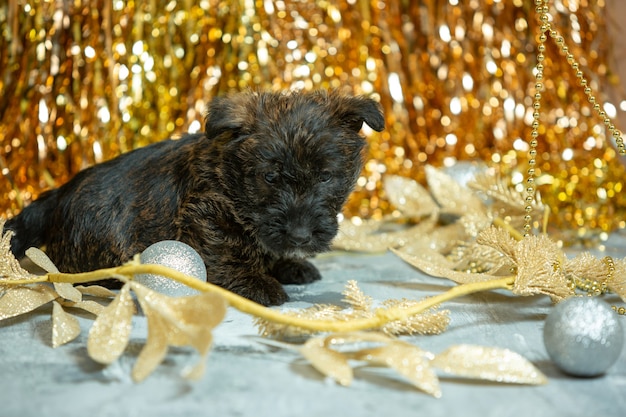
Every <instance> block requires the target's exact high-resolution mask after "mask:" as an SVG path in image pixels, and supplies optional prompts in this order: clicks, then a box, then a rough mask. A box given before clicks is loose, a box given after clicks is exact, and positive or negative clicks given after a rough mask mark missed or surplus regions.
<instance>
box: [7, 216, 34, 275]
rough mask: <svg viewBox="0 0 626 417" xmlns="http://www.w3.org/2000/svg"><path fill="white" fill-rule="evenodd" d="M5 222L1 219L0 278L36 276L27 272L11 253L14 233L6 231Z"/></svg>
mask: <svg viewBox="0 0 626 417" xmlns="http://www.w3.org/2000/svg"><path fill="white" fill-rule="evenodd" d="M4 223H5V220H4V219H2V218H0V233H1V235H0V278H8V279H29V278H36V275H33V274H31V273H30V272H28V271H26V270H25V269H24V268H22V266H21V265H20V262H19V261H18V260H17V259H16V258H15V256H14V255H13V252H11V238H12V237H13V231H11V230H8V231H6V232H5V231H4V229H3V228H4Z"/></svg>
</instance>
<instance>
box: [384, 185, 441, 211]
mask: <svg viewBox="0 0 626 417" xmlns="http://www.w3.org/2000/svg"><path fill="white" fill-rule="evenodd" d="M383 188H384V190H385V194H386V196H387V198H388V199H389V201H390V202H391V203H392V204H393V205H394V206H395V207H396V208H397V209H398V210H400V211H401V212H402V214H403V215H404V216H406V217H409V218H414V219H419V218H421V217H424V216H430V215H431V214H432V213H433V212H435V211H438V210H439V207H438V206H437V203H435V200H433V198H432V197H431V195H430V193H429V192H428V190H426V188H424V187H423V186H422V185H421V184H420V183H418V182H417V181H415V180H413V179H410V178H407V177H401V176H398V175H386V176H385V177H384V178H383Z"/></svg>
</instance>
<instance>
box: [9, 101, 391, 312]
mask: <svg viewBox="0 0 626 417" xmlns="http://www.w3.org/2000/svg"><path fill="white" fill-rule="evenodd" d="M364 122H365V123H367V125H369V126H370V127H371V128H372V129H374V130H376V131H381V130H382V129H383V128H384V118H383V115H382V112H381V109H380V106H379V104H378V103H377V102H375V101H373V100H372V99H369V98H366V97H354V96H347V95H342V94H340V93H337V92H324V91H317V92H291V93H273V92H272V93H270V92H262V93H255V92H247V93H239V94H234V95H230V96H224V97H218V98H215V99H214V100H213V101H212V102H211V103H210V104H209V107H208V113H207V116H206V121H205V133H198V134H186V135H184V136H183V137H182V138H180V139H178V140H166V141H163V142H159V143H155V144H152V145H150V146H146V147H144V148H140V149H136V150H134V151H131V152H128V153H126V154H123V155H121V156H119V157H117V158H116V159H113V160H110V161H108V162H104V163H101V164H98V165H95V166H93V167H91V168H87V169H85V170H83V171H81V172H79V173H78V174H77V175H76V176H75V177H74V178H73V179H72V180H70V181H69V182H68V183H66V184H65V185H63V186H61V187H60V188H57V189H53V190H50V191H47V192H45V193H43V194H41V196H40V197H39V199H37V200H36V201H34V202H33V203H31V204H30V205H29V206H27V207H26V208H25V209H24V210H23V211H22V212H21V213H20V214H19V215H18V216H16V217H14V218H12V219H10V220H9V221H8V222H7V223H6V229H8V230H12V231H14V233H15V234H14V237H13V239H12V241H11V250H12V251H13V253H14V254H15V255H16V256H17V257H18V258H21V257H23V256H24V252H25V250H26V249H27V248H29V247H32V246H35V247H40V246H45V250H46V252H47V254H48V256H49V257H50V258H51V259H52V261H53V262H54V263H55V264H56V265H57V267H58V268H59V269H60V270H61V271H64V272H81V271H88V270H94V269H99V268H106V267H113V266H117V265H120V264H122V263H124V262H126V261H128V260H129V259H131V258H132V257H133V255H135V254H137V253H140V252H142V251H143V250H144V249H145V248H146V247H148V246H149V245H151V244H153V243H155V242H158V241H161V240H166V239H173V240H179V241H181V242H184V243H187V244H188V245H190V246H191V247H193V248H194V249H195V250H196V251H198V253H199V254H200V256H201V257H202V259H203V260H204V263H205V265H206V268H207V275H208V277H209V278H208V279H209V281H210V282H213V283H215V284H218V285H220V286H222V287H224V288H226V289H229V290H231V291H233V292H235V293H237V294H240V295H242V296H244V297H247V298H249V299H251V300H253V301H256V302H258V303H261V304H264V305H277V304H282V303H283V302H285V301H286V300H287V294H286V293H285V291H284V289H283V287H282V284H303V283H309V282H312V281H315V280H318V279H320V273H319V271H318V270H317V269H316V268H315V266H313V264H311V263H310V262H308V261H306V260H305V258H306V257H309V256H312V255H314V254H317V253H319V252H321V251H325V250H327V249H329V246H330V244H331V241H332V239H333V238H334V236H335V235H336V233H337V230H338V224H337V215H338V214H339V213H340V212H341V210H342V207H343V205H344V203H345V202H346V199H347V197H348V195H349V193H350V192H351V190H352V188H353V186H354V185H355V182H356V179H357V177H358V175H359V173H360V171H361V169H362V166H363V155H362V153H363V152H362V151H363V148H364V145H365V140H364V139H363V138H362V137H361V136H360V135H359V131H360V129H361V127H362V125H363V123H364Z"/></svg>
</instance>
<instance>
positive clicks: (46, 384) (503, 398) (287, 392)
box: [0, 236, 626, 417]
mask: <svg viewBox="0 0 626 417" xmlns="http://www.w3.org/2000/svg"><path fill="white" fill-rule="evenodd" d="M624 242H626V239H625V238H624V237H623V236H617V238H615V239H612V240H611V242H610V244H609V247H608V249H607V253H608V254H609V255H611V256H614V257H616V258H617V257H619V258H622V257H623V256H624V255H625V254H626V244H625V243H624ZM315 263H316V264H317V265H318V267H319V268H320V270H321V272H322V275H323V277H324V278H323V280H322V281H320V282H317V283H314V284H312V285H308V286H290V287H288V292H289V294H290V297H291V301H290V302H289V303H287V304H286V305H285V306H283V307H282V308H300V307H307V306H309V305H311V304H312V303H340V302H341V299H342V295H341V292H342V291H343V289H344V285H345V283H346V281H348V280H357V281H358V283H359V285H360V287H361V289H362V290H363V291H364V292H365V293H366V294H368V295H370V296H372V297H373V298H374V300H376V301H382V300H385V299H388V298H402V297H406V298H414V299H419V298H422V297H424V296H426V295H432V294H437V293H440V292H441V291H443V290H445V289H447V288H449V287H450V286H452V285H453V284H452V283H451V282H449V281H446V280H441V279H436V278H432V277H429V276H426V275H424V274H422V273H420V272H418V271H416V270H415V269H413V268H412V267H411V266H409V265H407V264H405V263H404V262H402V261H401V260H400V259H399V258H397V257H396V256H394V255H393V254H391V253H386V254H377V255H365V254H348V253H331V254H327V255H324V256H321V257H319V258H318V259H316V260H315ZM444 307H445V308H447V309H449V310H451V323H450V326H449V329H448V330H447V331H446V332H445V333H443V334H441V335H437V336H413V337H406V338H405V340H407V341H409V342H411V343H414V344H416V345H418V346H420V347H421V348H423V349H426V350H429V351H432V352H435V353H437V352H441V351H443V350H444V349H446V348H447V347H449V346H451V345H455V344H460V343H470V344H478V345H485V346H494V347H501V348H508V349H511V350H513V351H515V352H517V353H519V354H521V355H523V356H524V357H526V358H527V359H528V360H530V361H532V362H533V363H534V364H535V365H536V366H537V367H538V368H539V369H540V370H541V371H542V372H543V373H545V375H546V376H547V377H548V378H549V383H548V384H547V385H543V386H520V385H507V384H496V383H489V382H475V381H469V380H465V379H460V378H454V377H446V376H444V375H442V376H441V385H442V386H441V388H442V392H443V396H442V398H439V399H436V398H433V397H430V396H429V395H427V394H424V393H422V392H420V391H418V390H416V389H414V388H413V387H411V386H410V385H408V384H407V383H405V382H404V381H403V380H402V379H401V378H400V377H396V376H395V375H394V374H393V373H392V372H386V371H384V370H378V369H377V370H361V371H358V372H357V373H356V378H355V380H354V382H353V384H352V385H351V386H349V387H343V386H339V385H336V384H335V383H333V382H332V381H329V380H328V379H325V378H324V377H322V376H320V375H319V374H318V373H317V372H316V371H314V370H313V369H312V368H311V367H310V366H308V365H307V364H306V363H304V362H303V361H302V360H301V359H300V358H299V357H298V355H296V354H295V353H294V352H291V351H288V350H281V349H276V348H272V347H268V346H265V345H263V344H261V343H259V342H258V340H257V339H256V335H257V332H256V328H255V327H254V325H253V323H252V318H251V317H249V316H247V315H245V314H243V313H240V312H238V311H236V310H234V309H229V311H228V313H227V316H226V318H225V320H224V321H223V323H222V324H220V325H219V326H218V327H217V328H216V329H215V331H214V340H215V342H214V346H213V350H212V352H211V354H210V356H209V359H208V364H207V369H206V374H205V375H204V377H203V378H202V379H201V380H200V381H196V382H190V381H187V380H185V379H182V378H181V377H180V376H179V372H180V370H181V369H182V368H183V367H184V366H185V365H186V364H188V363H193V362H194V360H195V359H196V358H194V357H193V356H192V355H190V354H189V352H188V351H187V350H184V349H175V350H171V351H170V353H169V354H168V357H167V359H166V361H165V362H164V364H163V365H161V366H160V367H159V368H158V369H157V371H156V372H155V373H154V374H152V375H151V376H150V377H149V378H148V379H147V380H145V381H144V382H143V383H141V384H135V383H133V382H132V380H131V379H130V370H131V369H132V366H133V363H134V360H135V358H136V355H137V353H138V351H139V349H141V346H142V344H141V342H142V341H143V340H144V339H145V336H146V322H145V318H144V317H135V319H134V326H133V333H132V339H131V345H130V347H129V349H128V351H127V352H126V353H125V354H124V356H122V358H121V359H120V360H119V361H118V362H116V363H114V364H113V365H111V366H109V367H102V366H100V365H98V364H96V363H94V362H93V361H92V360H90V359H89V358H88V357H87V353H86V338H87V332H88V329H89V326H90V324H91V322H92V320H90V319H87V318H81V326H82V328H83V332H82V334H81V336H80V337H79V338H78V339H77V340H75V341H73V342H71V343H69V344H67V345H64V346H62V347H60V348H57V349H53V348H51V347H50V337H51V325H50V310H51V309H50V308H48V307H43V308H40V309H39V310H37V311H36V312H34V313H32V314H29V315H26V316H22V317H17V318H13V319H10V320H7V321H5V322H2V323H0V416H3V417H13V416H15V417H18V416H20V417H27V416H42V417H43V416H55V417H61V416H62V417H71V416H88V417H96V416H97V417H100V416H116V417H117V416H128V417H130V416H276V417H278V416H289V417H291V416H330V415H341V416H379V415H388V416H404V415H407V416H408V415H428V416H438V415H446V416H452V415H463V416H468V417H469V416H480V417H488V416H499V417H503V416H524V415H531V416H533V417H540V416H618V415H623V414H624V413H626V349H625V350H624V352H623V353H622V355H621V357H620V359H619V360H618V362H617V363H616V364H615V365H614V366H613V367H612V368H611V369H610V370H609V372H608V373H607V374H605V375H604V376H602V377H599V378H592V379H579V378H573V377H570V376H566V375H564V374H562V373H561V372H560V371H559V370H558V369H557V368H555V366H554V365H553V364H552V363H551V362H550V360H549V358H548V356H547V353H546V350H545V347H544V345H543V337H542V331H543V323H544V319H545V316H546V314H547V313H548V312H549V311H550V307H551V303H550V300H549V299H548V298H547V297H543V296H538V297H524V298H522V297H515V296H512V295H510V294H508V293H506V292H489V293H480V294H474V295H470V296H465V297H462V298H459V299H456V300H453V301H451V302H448V303H446V304H445V306H444ZM623 319H624V321H626V317H623ZM625 324H626V323H625Z"/></svg>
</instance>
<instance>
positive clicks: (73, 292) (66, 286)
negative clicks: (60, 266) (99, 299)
mask: <svg viewBox="0 0 626 417" xmlns="http://www.w3.org/2000/svg"><path fill="white" fill-rule="evenodd" d="M54 289H55V290H56V292H57V293H58V294H59V295H60V296H61V297H63V298H65V299H66V300H70V301H73V302H75V303H79V302H81V301H82V299H83V295H82V294H81V293H80V291H78V290H77V289H76V288H74V286H73V285H72V284H70V283H69V282H55V283H54Z"/></svg>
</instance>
